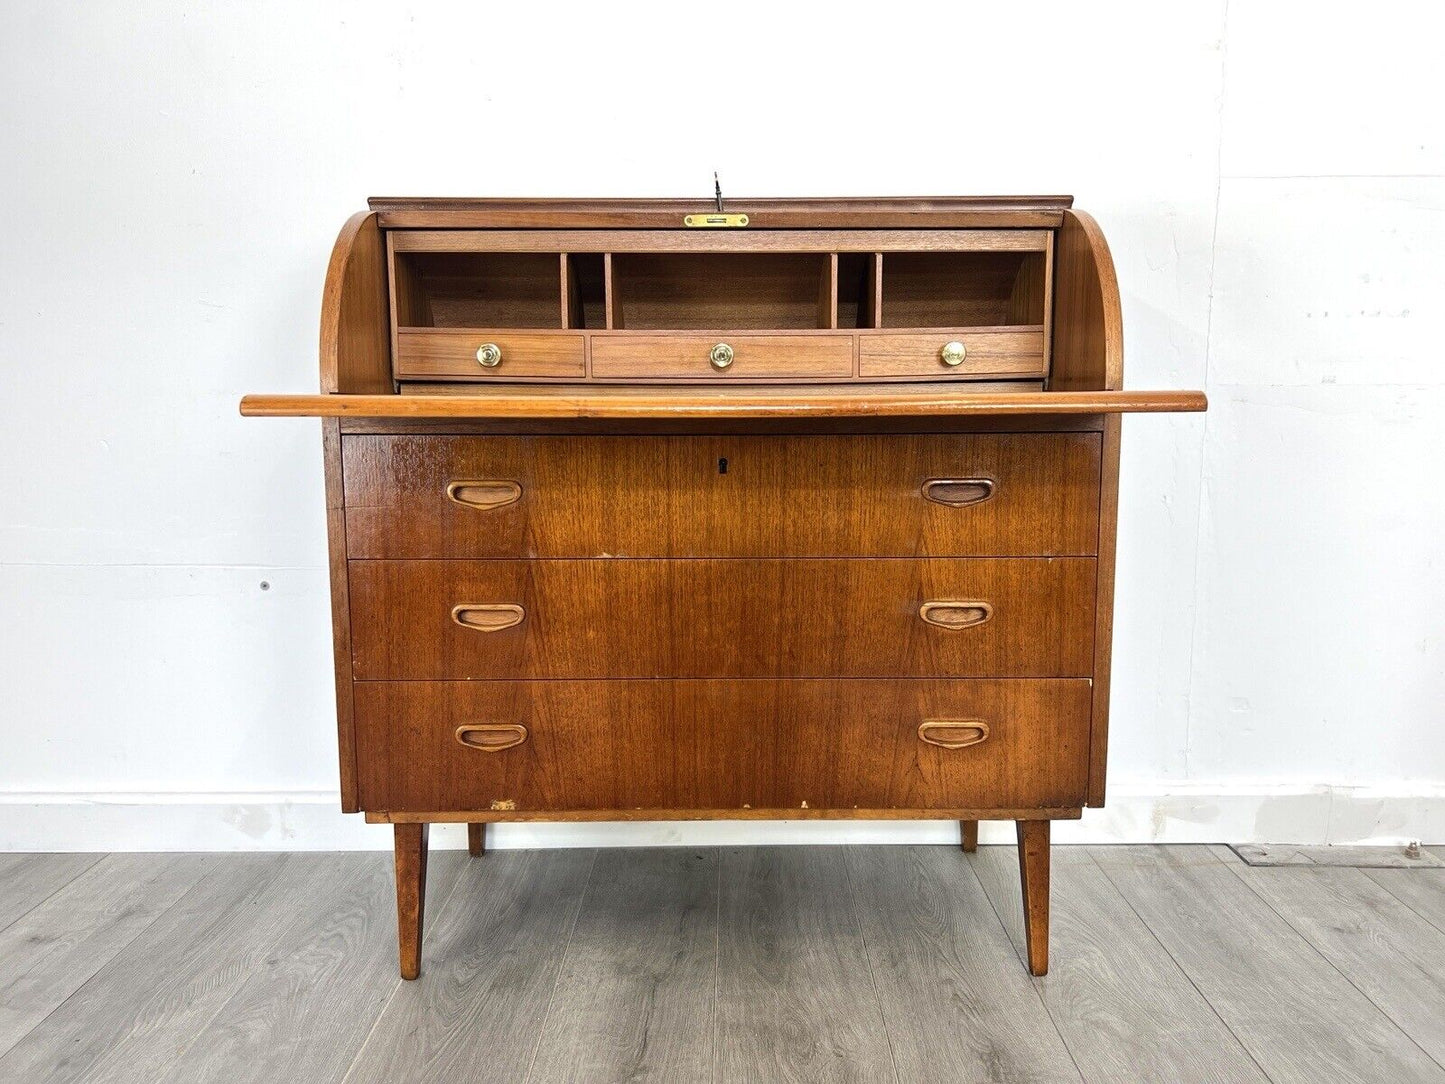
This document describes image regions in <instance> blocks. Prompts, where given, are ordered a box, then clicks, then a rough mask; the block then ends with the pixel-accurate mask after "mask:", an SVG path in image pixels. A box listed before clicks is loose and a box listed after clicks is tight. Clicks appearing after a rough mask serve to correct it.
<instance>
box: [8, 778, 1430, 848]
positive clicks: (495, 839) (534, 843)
mask: <svg viewBox="0 0 1445 1084" xmlns="http://www.w3.org/2000/svg"><path fill="white" fill-rule="evenodd" d="M432 831H433V834H432V845H433V846H434V847H464V846H466V832H465V830H464V829H463V827H462V826H461V825H459V824H458V825H451V824H447V825H436V826H434V828H433V830H432ZM1053 838H1054V842H1056V843H1063V844H1067V843H1300V844H1376V845H1383V844H1402V843H1409V842H1411V841H1418V842H1421V843H1425V844H1440V843H1445V784H1431V785H1428V786H1420V787H1417V788H1415V789H1413V790H1412V791H1410V792H1408V793H1401V792H1400V791H1398V790H1395V789H1390V790H1386V789H1383V788H1377V789H1371V788H1365V787H1330V786H1318V787H1300V786H1291V785H1278V786H1276V785H1266V786H1258V787H1251V788H1248V789H1244V788H1236V789H1234V790H1226V789H1224V788H1223V787H1219V786H1214V787H1210V786H1206V785H1203V784H1191V785H1189V786H1188V787H1182V786H1180V785H1178V784H1173V785H1171V786H1170V787H1169V788H1168V789H1167V791H1166V790H1165V789H1164V788H1148V787H1138V786H1128V787H1126V786H1122V785H1121V786H1119V787H1117V788H1111V790H1110V792H1109V795H1108V805H1107V807H1106V808H1104V809H1088V810H1085V811H1084V817H1083V819H1082V820H1078V821H1058V822H1055V825H1054V834H1053ZM957 839H958V826H957V824H955V823H954V822H952V821H777V822H759V821H703V822H698V821H664V822H655V823H582V824H504V825H494V826H493V827H492V828H491V829H490V831H489V832H488V846H489V847H494V848H507V847H657V846H661V847H668V846H746V845H750V844H765V843H772V844H805V843H953V842H956V841H957ZM979 840H980V842H982V843H1011V842H1013V827H1012V825H1010V824H1008V823H1007V822H997V823H994V822H984V823H983V824H982V825H981V826H980V829H979ZM390 846H391V832H390V831H389V830H388V827H387V826H386V825H376V824H366V823H365V822H364V821H363V819H362V818H361V816H360V815H353V816H346V815H343V814H342V813H340V812H339V807H338V801H337V797H336V795H335V794H331V793H325V792H316V791H303V792H293V793H271V794H196V793H190V794H155V793H136V794H57V793H8V794H3V795H0V851H250V850H268V851H269V850H299V851H310V850H367V849H373V848H386V847H390Z"/></svg>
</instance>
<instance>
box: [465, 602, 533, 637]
mask: <svg viewBox="0 0 1445 1084" xmlns="http://www.w3.org/2000/svg"><path fill="white" fill-rule="evenodd" d="M526 616H527V611H526V610H524V609H522V607H520V606H518V605H517V604H516V603H513V602H496V603H480V602H464V603H463V604H462V605H460V606H453V607H452V620H453V621H455V622H456V623H457V624H458V625H460V626H461V627H462V628H464V629H476V630H477V631H478V632H501V631H502V630H503V629H509V628H511V627H512V626H513V625H520V624H521V623H522V618H524V617H526Z"/></svg>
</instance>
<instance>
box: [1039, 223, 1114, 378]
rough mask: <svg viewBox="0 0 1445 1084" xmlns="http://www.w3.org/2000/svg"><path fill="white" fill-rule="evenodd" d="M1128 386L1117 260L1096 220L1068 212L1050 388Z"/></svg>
mask: <svg viewBox="0 0 1445 1084" xmlns="http://www.w3.org/2000/svg"><path fill="white" fill-rule="evenodd" d="M1123 386H1124V319H1123V314H1122V312H1121V311H1120V308H1119V280H1118V279H1117V278H1115V276H1114V258H1113V257H1112V256H1111V255H1109V243H1108V242H1107V241H1105V240H1104V233H1103V231H1102V230H1100V229H1099V224H1098V223H1097V222H1095V221H1094V219H1093V218H1092V217H1091V216H1090V215H1087V214H1085V213H1084V212H1083V211H1065V212H1064V222H1063V225H1062V226H1060V227H1059V231H1058V233H1057V234H1056V235H1055V248H1054V342H1053V364H1052V366H1051V373H1050V377H1049V388H1050V389H1052V390H1056V391H1116V390H1118V389H1119V388H1122V387H1123Z"/></svg>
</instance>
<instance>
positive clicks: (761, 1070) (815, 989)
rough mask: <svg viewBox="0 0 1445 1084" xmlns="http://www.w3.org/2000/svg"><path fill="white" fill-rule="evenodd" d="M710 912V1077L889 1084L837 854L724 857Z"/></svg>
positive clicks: (876, 1003) (882, 1035) (728, 853)
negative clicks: (713, 998) (714, 922)
mask: <svg viewBox="0 0 1445 1084" xmlns="http://www.w3.org/2000/svg"><path fill="white" fill-rule="evenodd" d="M718 914H719V918H718V978H717V1040H716V1042H717V1065H716V1069H715V1070H714V1079H715V1080H725V1081H750V1082H753V1081H756V1082H759V1084H762V1082H783V1081H789V1082H793V1081H798V1082H801V1081H857V1082H860V1084H861V1082H865V1081H868V1082H871V1081H887V1080H896V1079H897V1078H896V1076H895V1071H894V1066H893V1057H892V1053H891V1051H890V1050H889V1044H888V1035H887V1031H886V1028H885V1025H884V1021H883V1010H882V1005H881V1002H880V999H879V996H878V992H877V989H876V988H875V986H874V984H873V981H872V978H871V973H870V969H869V964H868V953H867V948H866V946H865V945H864V942H863V932H862V930H861V929H860V928H859V925H858V917H857V912H856V909H855V906H854V903H853V899H852V895H851V893H850V891H849V883H848V870H847V866H846V864H845V860H844V855H843V852H842V851H841V850H839V849H836V848H821V847H738V848H728V849H726V850H724V851H723V854H722V880H721V899H720V902H719V912H718Z"/></svg>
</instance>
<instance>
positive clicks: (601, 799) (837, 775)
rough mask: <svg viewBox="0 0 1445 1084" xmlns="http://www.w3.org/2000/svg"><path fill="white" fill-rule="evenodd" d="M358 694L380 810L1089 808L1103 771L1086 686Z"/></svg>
mask: <svg viewBox="0 0 1445 1084" xmlns="http://www.w3.org/2000/svg"><path fill="white" fill-rule="evenodd" d="M355 692H356V695H355V703H356V738H357V761H358V769H359V781H360V797H361V804H362V806H363V807H364V808H366V809H370V810H394V811H412V812H427V811H440V810H455V811H464V810H509V811H511V810H514V811H516V812H519V813H525V812H527V811H542V810H545V811H561V810H595V809H644V810H653V809H674V810H737V811H741V810H744V809H752V810H768V809H775V810H776V809H800V808H808V809H812V810H819V809H848V810H853V809H859V810H888V809H919V810H923V809H938V810H947V809H1017V808H1030V807H1032V808H1074V807H1078V806H1081V805H1082V804H1083V800H1084V788H1085V782H1086V779H1087V774H1088V772H1087V752H1088V737H1089V695H1090V687H1089V682H1087V681H1083V680H1055V681H998V680H995V681H940V680H926V681H897V680H895V681H886V680H885V681H869V680H864V681H826V680H824V681H808V680H767V681H667V682H663V681H486V682H358V683H357V684H356V686H355ZM925 725H926V729H924V730H923V732H922V734H920V728H921V727H925ZM459 731H460V734H459ZM925 737H926V739H927V740H925ZM498 747H500V748H498Z"/></svg>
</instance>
